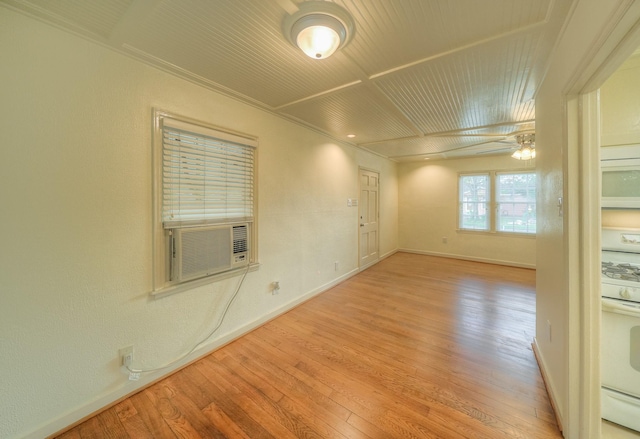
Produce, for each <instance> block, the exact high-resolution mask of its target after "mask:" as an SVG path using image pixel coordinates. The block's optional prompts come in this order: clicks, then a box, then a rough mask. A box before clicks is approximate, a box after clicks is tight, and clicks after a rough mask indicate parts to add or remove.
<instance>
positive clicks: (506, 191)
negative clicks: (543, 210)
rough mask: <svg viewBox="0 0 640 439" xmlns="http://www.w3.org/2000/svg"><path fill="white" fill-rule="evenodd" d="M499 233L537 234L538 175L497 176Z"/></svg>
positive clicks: (528, 173) (530, 173)
mask: <svg viewBox="0 0 640 439" xmlns="http://www.w3.org/2000/svg"><path fill="white" fill-rule="evenodd" d="M497 198H498V199H497V201H498V218H497V228H498V231H499V232H510V233H536V174H535V173H532V172H527V173H518V174H499V175H498V176H497Z"/></svg>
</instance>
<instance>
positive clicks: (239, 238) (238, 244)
mask: <svg viewBox="0 0 640 439" xmlns="http://www.w3.org/2000/svg"><path fill="white" fill-rule="evenodd" d="M248 249H249V245H248V240H247V226H246V225H242V226H234V228H233V254H234V255H236V254H238V253H245V252H246V251H247V250H248Z"/></svg>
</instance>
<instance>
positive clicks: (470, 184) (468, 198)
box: [458, 174, 490, 230]
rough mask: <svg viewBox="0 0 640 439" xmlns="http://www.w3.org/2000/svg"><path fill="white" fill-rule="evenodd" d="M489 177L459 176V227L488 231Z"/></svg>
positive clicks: (485, 175)
mask: <svg viewBox="0 0 640 439" xmlns="http://www.w3.org/2000/svg"><path fill="white" fill-rule="evenodd" d="M489 191H490V187H489V175H488V174H484V175H461V176H460V188H459V196H460V198H459V215H458V217H459V227H460V228H461V229H467V230H489Z"/></svg>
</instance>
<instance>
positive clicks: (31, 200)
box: [0, 8, 398, 438]
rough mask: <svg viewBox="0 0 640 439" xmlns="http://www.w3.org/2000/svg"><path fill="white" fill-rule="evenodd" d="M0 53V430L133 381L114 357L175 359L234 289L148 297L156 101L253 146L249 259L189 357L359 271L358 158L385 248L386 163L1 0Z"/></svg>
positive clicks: (392, 171)
mask: <svg viewBox="0 0 640 439" xmlns="http://www.w3.org/2000/svg"><path fill="white" fill-rule="evenodd" d="M0 53H2V62H0V101H1V102H2V104H1V105H0V111H1V117H0V139H1V141H0V145H1V146H0V147H1V149H2V155H1V157H2V158H1V159H0V199H1V200H2V209H1V210H0V212H2V213H0V218H1V225H2V252H0V266H1V267H2V269H1V272H2V274H1V276H0V395H1V396H0V437H3V438H11V437H23V436H30V437H43V436H45V435H46V434H48V433H53V432H55V431H57V430H58V429H59V428H62V427H64V426H66V425H68V424H70V423H72V422H74V421H75V420H77V419H78V418H79V417H81V416H84V415H86V414H89V413H90V412H92V411H94V410H97V409H99V408H100V407H102V406H104V405H106V404H108V403H109V402H111V401H113V400H114V399H116V398H118V397H119V396H122V395H124V394H126V393H128V392H131V391H133V390H135V389H136V388H137V387H139V386H141V385H143V384H144V383H145V382H148V381H149V380H150V379H151V378H153V377H154V376H157V374H156V375H151V376H146V375H145V377H143V379H141V380H140V381H138V382H129V381H127V376H126V374H124V373H123V372H122V370H121V368H120V367H119V364H118V362H119V359H118V349H119V348H122V347H124V346H128V345H133V346H134V349H135V360H134V366H135V367H142V368H152V367H155V366H159V365H163V364H165V363H166V362H168V361H171V360H173V359H174V358H176V357H178V356H180V355H181V354H182V353H183V352H185V350H187V349H188V348H190V347H191V346H192V345H193V343H194V342H195V341H197V340H198V339H199V338H200V337H202V336H203V335H204V334H206V333H207V332H208V331H209V330H210V329H211V328H212V327H213V326H214V325H215V323H216V322H217V319H218V317H219V315H220V311H221V308H222V307H223V305H224V303H226V300H227V298H228V297H229V296H230V294H231V293H232V292H233V289H234V288H235V286H236V285H237V282H238V279H237V278H233V279H229V280H225V281H222V282H218V283H215V284H210V285H206V286H203V287H200V288H195V289H193V290H190V291H187V292H183V293H179V294H175V295H172V296H168V297H165V298H161V299H157V300H153V299H150V297H149V294H148V293H149V292H150V290H151V281H152V263H151V262H152V253H151V249H152V242H151V224H152V223H151V221H152V206H151V203H152V182H151V177H152V169H151V151H152V146H151V134H152V129H151V118H152V108H154V107H157V108H160V109H163V110H166V111H170V112H173V113H176V114H181V115H185V116H188V117H192V118H196V119H200V120H204V121H208V122H211V123H213V124H215V125H218V126H222V127H227V128H230V129H233V130H236V131H240V132H245V133H248V134H251V135H255V136H257V137H258V138H259V142H260V146H259V150H258V155H259V170H258V172H259V260H260V262H261V264H262V265H261V267H260V269H259V271H256V272H251V273H249V274H248V275H247V278H246V280H245V283H244V285H243V287H242V290H241V292H240V294H239V296H238V299H237V301H236V302H235V303H234V304H233V306H232V307H231V310H230V313H229V315H228V318H227V320H226V321H225V323H224V324H223V325H222V327H221V329H220V331H219V333H218V334H217V335H216V336H214V337H213V339H212V340H211V341H210V343H208V344H206V345H205V347H204V348H203V349H202V350H200V353H203V352H204V351H207V350H210V349H212V348H214V347H216V346H217V345H219V344H220V343H222V342H224V341H226V340H228V339H229V338H231V337H233V336H236V335H238V334H239V333H241V332H242V331H245V330H247V329H249V328H251V327H253V326H255V325H257V324H259V323H261V322H262V321H264V320H265V319H267V318H270V317H272V316H274V315H276V314H278V313H280V312H283V311H284V310H286V309H288V308H289V307H291V306H293V305H294V304H295V303H297V302H298V301H300V300H304V299H305V298H307V297H310V296H311V295H313V294H315V293H317V292H318V291H321V290H322V289H323V288H326V287H327V286H329V285H332V284H333V283H335V282H336V281H339V280H340V279H342V278H344V277H345V276H349V275H350V274H353V273H355V272H357V269H358V255H357V249H358V220H357V219H358V215H357V208H353V207H347V199H348V198H357V197H358V177H357V175H358V168H359V167H361V166H362V167H367V168H370V169H374V170H378V171H379V172H380V173H381V182H382V186H381V188H380V201H381V220H380V226H381V230H380V247H381V248H380V253H381V254H382V255H385V254H389V253H391V252H393V251H395V250H396V249H397V233H398V223H397V210H398V207H397V190H398V183H397V174H396V165H395V164H394V163H392V162H390V161H388V160H385V159H382V158H380V157H377V156H375V155H371V154H368V153H366V152H363V151H360V150H357V149H355V148H353V147H351V146H348V145H346V144H340V143H338V142H336V141H334V140H331V139H330V138H327V137H325V136H322V135H319V134H317V133H315V132H312V131H310V130H308V129H305V128H302V127H301V126H299V125H296V124H293V123H290V122H287V121H285V120H283V119H281V118H278V117H276V116H274V115H271V114H269V113H267V112H264V111H262V110H260V109H257V108H254V107H251V106H247V105H245V104H242V103H239V102H238V101H235V100H233V99H230V98H227V97H225V96H223V95H220V94H218V93H215V92H212V91H209V90H206V89H203V88H202V87H199V86H197V85H194V84H192V83H190V82H187V81H184V80H181V79H178V78H176V77H174V76H171V75H169V74H166V73H164V72H162V71H159V70H157V69H154V68H151V67H149V66H147V65H145V64H142V63H140V62H137V61H134V60H132V59H131V58H128V57H126V56H122V55H119V54H117V53H115V52H113V51H110V50H107V49H105V48H103V47H101V46H99V45H96V44H93V43H90V42H88V41H86V40H84V39H81V38H78V37H75V36H73V35H71V34H68V33H64V32H61V31H58V30H56V29H54V28H52V27H49V26H46V25H44V24H42V23H41V22H39V21H36V20H32V19H29V18H26V17H24V16H22V15H19V14H16V13H14V12H11V11H10V10H8V9H6V8H0ZM335 261H339V270H338V271H336V270H335V268H334V262H335ZM275 280H278V281H280V286H281V289H280V294H279V295H271V293H270V289H269V286H270V284H271V282H273V281H275ZM169 370H170V369H169ZM169 370H165V371H163V373H166V372H168V371H169Z"/></svg>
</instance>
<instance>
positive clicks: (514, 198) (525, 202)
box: [458, 171, 536, 234]
mask: <svg viewBox="0 0 640 439" xmlns="http://www.w3.org/2000/svg"><path fill="white" fill-rule="evenodd" d="M458 197H459V198H458V228H459V229H460V230H478V231H487V232H504V233H528V234H535V233H536V174H535V172H509V173H507V172H495V171H492V172H485V173H478V174H461V175H460V178H459V186H458ZM492 212H495V215H492Z"/></svg>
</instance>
